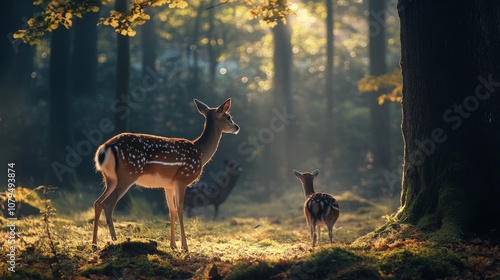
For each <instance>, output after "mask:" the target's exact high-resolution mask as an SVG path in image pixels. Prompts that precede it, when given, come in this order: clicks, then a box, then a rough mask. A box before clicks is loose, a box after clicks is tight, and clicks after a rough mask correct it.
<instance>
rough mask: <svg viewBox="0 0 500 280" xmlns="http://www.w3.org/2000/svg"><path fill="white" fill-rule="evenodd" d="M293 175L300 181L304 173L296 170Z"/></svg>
mask: <svg viewBox="0 0 500 280" xmlns="http://www.w3.org/2000/svg"><path fill="white" fill-rule="evenodd" d="M293 174H295V177H297V178H298V179H299V180H300V179H302V173H300V172H299V171H297V170H295V169H294V170H293Z"/></svg>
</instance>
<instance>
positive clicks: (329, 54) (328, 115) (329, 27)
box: [323, 0, 337, 159]
mask: <svg viewBox="0 0 500 280" xmlns="http://www.w3.org/2000/svg"><path fill="white" fill-rule="evenodd" d="M333 13H334V8H333V1H332V0H326V87H325V96H326V111H325V132H326V133H325V139H324V141H325V143H324V145H323V147H329V148H330V150H333V149H335V145H336V144H337V141H335V140H336V137H335V121H336V120H335V118H334V105H335V101H334V100H335V93H334V87H333V86H334V82H333V81H334V77H335V76H334V65H333V62H334V49H335V48H334V47H335V45H334V35H333V24H334V18H333ZM329 156H331V155H330V154H329V153H323V157H324V159H325V157H329Z"/></svg>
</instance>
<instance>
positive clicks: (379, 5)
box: [368, 0, 391, 170]
mask: <svg viewBox="0 0 500 280" xmlns="http://www.w3.org/2000/svg"><path fill="white" fill-rule="evenodd" d="M368 9H369V16H368V24H369V34H370V42H369V44H370V45H369V56H370V75H372V76H378V75H382V74H385V73H386V72H387V63H386V59H385V57H386V40H385V12H386V11H385V1H381V0H370V2H369V8H368ZM379 95H380V92H370V93H368V100H369V101H368V102H369V106H370V117H371V122H372V133H373V134H372V135H373V140H374V144H375V147H374V150H373V157H374V166H375V167H377V168H381V169H384V170H389V168H390V164H391V149H390V148H391V139H390V138H391V137H390V135H391V134H390V120H389V119H390V116H389V102H385V103H384V104H382V105H379V104H378V96H379Z"/></svg>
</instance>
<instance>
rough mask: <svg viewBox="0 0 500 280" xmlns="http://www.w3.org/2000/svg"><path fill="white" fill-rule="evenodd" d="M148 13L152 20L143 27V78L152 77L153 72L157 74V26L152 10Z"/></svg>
mask: <svg viewBox="0 0 500 280" xmlns="http://www.w3.org/2000/svg"><path fill="white" fill-rule="evenodd" d="M147 12H148V13H149V14H150V15H151V19H150V20H148V21H146V23H144V25H143V26H142V36H141V47H142V77H143V78H144V77H147V76H150V75H151V71H154V72H156V71H157V70H156V67H155V62H156V47H157V45H158V38H157V36H156V24H155V21H154V19H153V17H154V13H153V11H152V9H148V10H147ZM141 81H142V80H141Z"/></svg>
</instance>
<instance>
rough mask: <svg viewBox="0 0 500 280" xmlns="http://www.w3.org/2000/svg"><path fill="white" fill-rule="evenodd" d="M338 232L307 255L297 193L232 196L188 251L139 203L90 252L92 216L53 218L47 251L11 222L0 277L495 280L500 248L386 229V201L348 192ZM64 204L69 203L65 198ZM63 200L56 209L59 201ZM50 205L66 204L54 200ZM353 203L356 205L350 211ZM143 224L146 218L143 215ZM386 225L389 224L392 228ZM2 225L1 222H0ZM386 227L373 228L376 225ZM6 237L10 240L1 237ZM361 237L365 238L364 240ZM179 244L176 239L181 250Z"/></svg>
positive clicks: (30, 222) (28, 221)
mask: <svg viewBox="0 0 500 280" xmlns="http://www.w3.org/2000/svg"><path fill="white" fill-rule="evenodd" d="M338 198H339V201H340V205H341V207H342V202H343V201H344V205H345V208H343V211H342V212H341V216H340V219H339V221H338V223H337V224H336V226H335V227H334V236H335V242H334V244H333V245H330V244H326V238H327V234H326V231H325V230H323V235H322V243H320V246H319V247H317V248H316V249H315V250H312V249H311V242H310V240H309V238H308V233H307V232H308V231H307V228H306V224H305V219H304V217H303V214H302V209H301V202H302V199H303V198H301V196H300V194H299V195H297V196H295V195H286V196H284V197H282V198H279V199H275V200H274V201H273V202H268V203H245V201H244V198H238V197H235V198H234V200H233V201H232V202H231V199H230V200H229V201H228V203H227V204H224V205H222V206H221V210H220V211H221V214H222V217H221V219H220V220H218V221H211V220H210V218H211V209H209V208H207V209H204V210H203V211H204V212H208V213H206V214H204V215H201V216H198V217H196V218H191V219H187V221H186V223H185V226H186V232H187V239H188V244H189V249H190V250H189V253H185V252H182V251H176V250H171V249H170V248H169V230H168V223H169V222H168V217H159V216H153V215H152V214H151V213H149V212H147V211H149V210H147V208H148V206H147V205H142V204H141V202H137V205H136V206H137V209H135V210H134V211H133V214H132V215H127V216H123V215H116V217H115V219H116V222H115V226H116V231H117V235H118V241H117V242H114V243H111V242H110V238H109V231H108V229H107V227H106V226H104V223H103V222H102V220H101V224H102V226H101V227H100V229H99V249H98V250H93V249H92V246H91V239H92V219H91V217H92V215H93V211H92V210H91V209H90V208H88V209H86V210H85V211H76V210H75V211H73V213H71V211H70V212H68V213H66V214H64V215H63V214H58V215H57V216H56V217H53V218H52V219H51V220H50V224H49V225H50V227H49V229H50V231H51V236H52V242H53V243H52V245H51V244H50V242H49V240H48V236H47V232H46V230H45V226H46V222H44V221H43V219H42V218H41V217H40V216H31V217H29V218H24V219H21V220H18V221H16V232H17V234H18V238H17V240H16V245H15V246H16V257H17V259H16V268H15V269H16V272H15V273H11V272H9V271H7V267H8V264H7V256H6V255H7V253H8V244H7V239H6V238H3V239H2V240H1V244H2V247H3V249H4V253H3V254H2V255H1V256H0V261H1V263H0V270H1V272H0V276H1V278H2V279H54V278H69V279H222V278H224V279H436V278H441V279H444V278H448V279H464V278H466V279H499V278H500V246H499V245H498V244H495V243H492V242H491V241H486V240H482V239H479V238H475V239H469V240H467V241H457V242H451V243H450V242H448V243H444V244H443V243H438V241H432V238H427V237H426V235H425V234H424V233H422V232H420V231H418V230H417V229H416V228H414V227H412V226H408V225H399V224H394V223H393V224H390V219H388V217H386V218H382V216H383V215H384V214H387V213H391V212H393V211H394V210H395V209H391V207H387V206H386V205H395V204H394V203H393V201H392V200H391V199H385V200H382V201H378V202H371V201H366V200H363V199H361V198H359V197H356V196H355V195H353V194H349V193H346V194H344V195H340V196H338ZM65 199H68V198H65ZM59 203H62V202H59ZM53 204H54V206H55V207H56V208H61V207H63V205H64V204H58V202H57V201H53ZM349 205H352V206H349ZM145 217H147V218H145ZM388 221H389V224H388ZM1 223H2V227H3V228H6V227H7V220H5V219H2V220H1ZM384 224H385V225H386V226H385V227H384V230H379V231H374V229H376V228H377V227H380V226H381V225H384ZM5 235H6V234H5ZM360 237H362V238H360ZM179 243H180V242H179V241H178V242H177V244H178V246H180V244H179Z"/></svg>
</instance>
